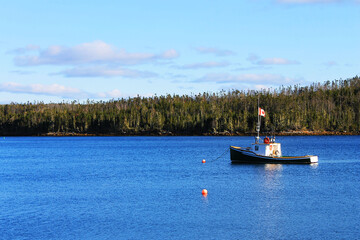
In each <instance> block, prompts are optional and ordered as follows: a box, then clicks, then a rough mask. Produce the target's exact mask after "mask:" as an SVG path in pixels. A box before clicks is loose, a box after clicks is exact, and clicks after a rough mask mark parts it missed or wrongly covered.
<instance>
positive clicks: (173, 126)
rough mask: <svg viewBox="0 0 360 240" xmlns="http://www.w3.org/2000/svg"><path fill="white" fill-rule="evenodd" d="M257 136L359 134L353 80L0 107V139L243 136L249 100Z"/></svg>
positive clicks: (250, 126) (358, 92)
mask: <svg viewBox="0 0 360 240" xmlns="http://www.w3.org/2000/svg"><path fill="white" fill-rule="evenodd" d="M258 98H260V105H261V107H262V108H263V109H265V111H266V117H265V118H264V119H263V121H262V125H261V129H262V131H263V132H264V133H263V134H264V135H266V134H268V135H270V134H271V133H272V132H274V133H275V134H276V135H281V136H284V135H358V134H360V79H359V77H358V76H356V77H354V78H351V79H346V80H334V81H326V82H324V83H313V84H311V85H309V86H300V85H295V86H287V87H284V86H281V87H280V88H278V89H275V90H274V89H272V90H270V89H267V90H266V89H264V90H261V91H254V90H247V91H244V90H241V91H240V90H231V91H220V92H218V93H202V94H197V95H181V96H179V95H167V96H153V97H134V98H127V99H117V100H114V99H113V100H110V101H98V102H95V101H90V100H88V101H87V102H84V103H80V102H77V101H72V102H62V103H42V102H36V103H11V104H5V105H0V136H188V135H189V136H247V135H253V134H254V133H255V128H256V126H255V123H256V118H257V110H258V109H257V100H258Z"/></svg>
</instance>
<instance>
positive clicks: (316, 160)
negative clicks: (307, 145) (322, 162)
mask: <svg viewBox="0 0 360 240" xmlns="http://www.w3.org/2000/svg"><path fill="white" fill-rule="evenodd" d="M309 157H310V162H311V163H317V162H318V161H319V159H318V156H309Z"/></svg>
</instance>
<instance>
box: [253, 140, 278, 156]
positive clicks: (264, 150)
mask: <svg viewBox="0 0 360 240" xmlns="http://www.w3.org/2000/svg"><path fill="white" fill-rule="evenodd" d="M251 151H253V152H254V153H256V154H258V155H262V156H269V157H281V156H282V153H281V144H280V143H276V142H275V140H273V139H271V140H270V139H269V138H268V137H266V138H265V139H264V142H263V143H260V142H259V141H256V142H255V143H253V144H252V146H251Z"/></svg>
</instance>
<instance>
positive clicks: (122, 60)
mask: <svg viewBox="0 0 360 240" xmlns="http://www.w3.org/2000/svg"><path fill="white" fill-rule="evenodd" d="M37 52H38V54H37V55H25V54H24V53H25V52H21V51H20V52H19V51H18V56H16V57H15V59H14V61H15V64H16V65H18V66H37V65H69V64H70V65H71V64H89V63H117V64H123V65H133V64H141V63H146V62H150V61H157V60H168V59H173V58H176V57H178V53H177V52H176V51H175V50H174V49H170V50H167V51H165V52H163V53H160V54H154V53H129V52H127V51H126V50H124V49H117V48H115V47H114V46H112V45H110V44H107V43H105V42H103V41H94V42H89V43H82V44H79V45H76V46H73V47H64V46H58V45H54V46H50V47H48V48H46V49H38V51H37Z"/></svg>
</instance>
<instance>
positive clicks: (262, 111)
mask: <svg viewBox="0 0 360 240" xmlns="http://www.w3.org/2000/svg"><path fill="white" fill-rule="evenodd" d="M259 116H262V117H265V111H264V109H262V108H259Z"/></svg>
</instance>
